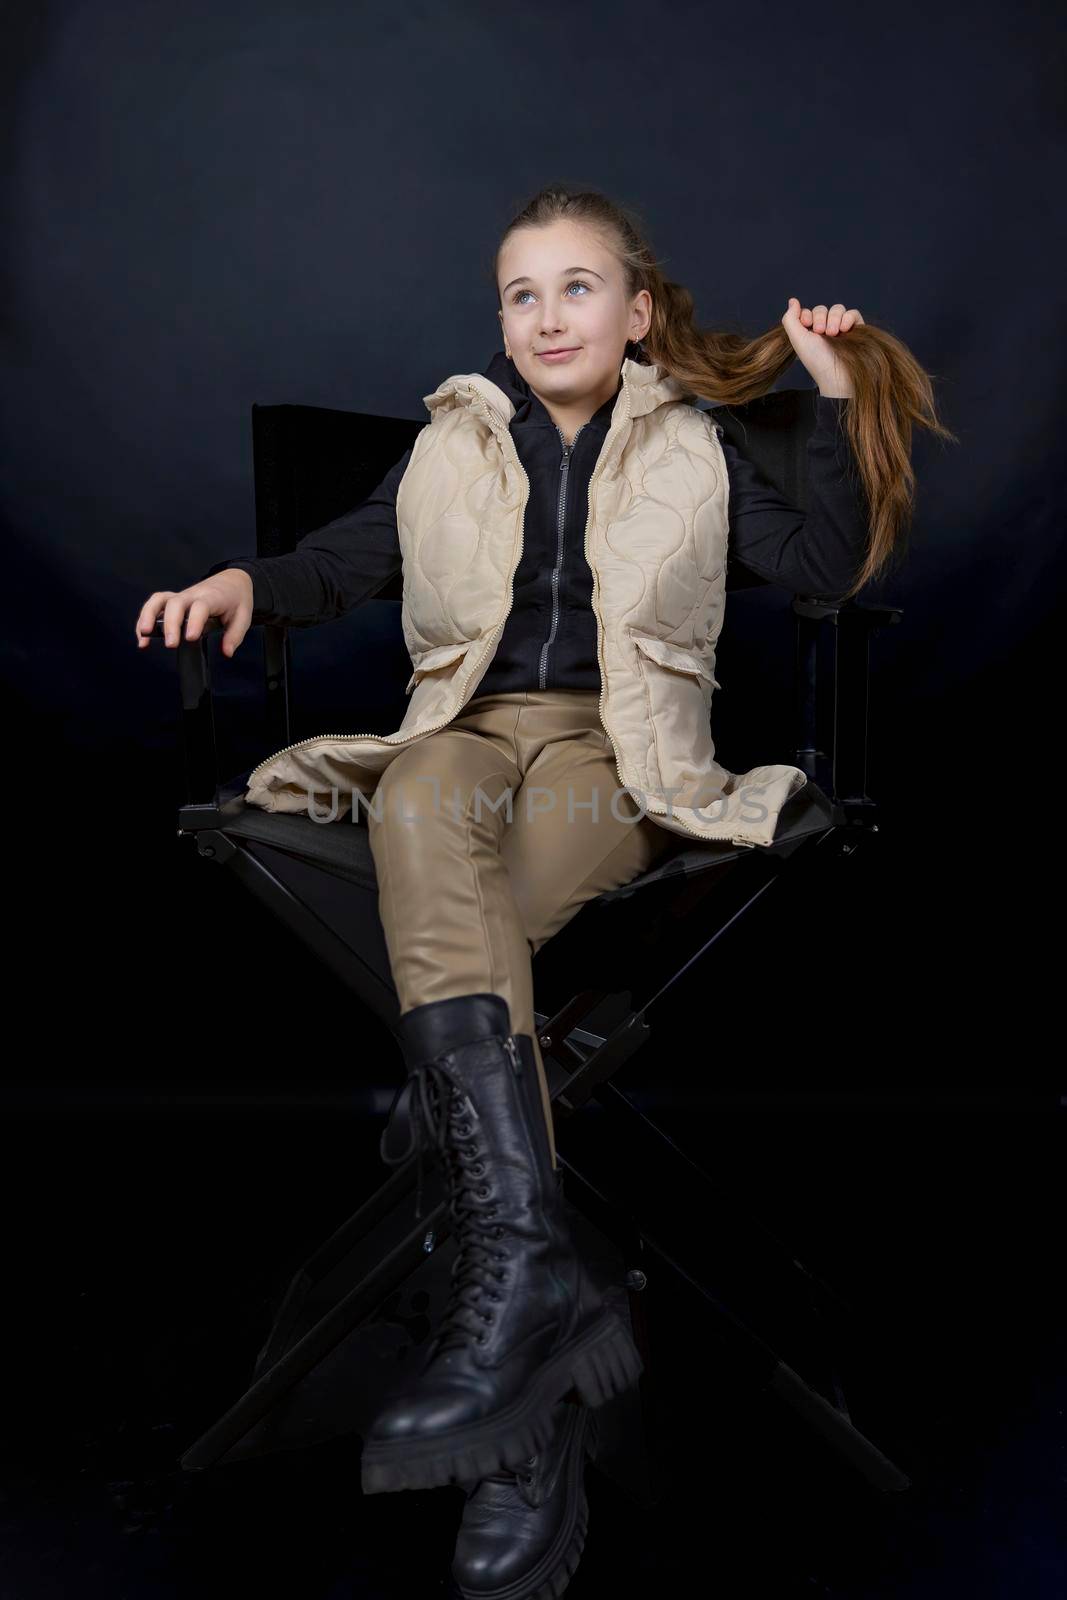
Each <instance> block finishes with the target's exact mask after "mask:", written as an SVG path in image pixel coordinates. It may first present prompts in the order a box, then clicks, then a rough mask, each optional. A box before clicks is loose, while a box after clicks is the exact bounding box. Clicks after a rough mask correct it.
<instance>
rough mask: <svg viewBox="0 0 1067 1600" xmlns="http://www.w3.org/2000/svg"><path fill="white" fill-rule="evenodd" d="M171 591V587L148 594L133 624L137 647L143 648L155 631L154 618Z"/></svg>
mask: <svg viewBox="0 0 1067 1600" xmlns="http://www.w3.org/2000/svg"><path fill="white" fill-rule="evenodd" d="M172 593H173V590H171V589H168V590H166V591H165V592H160V591H158V590H157V592H156V593H155V594H150V595H149V597H148V599H147V600H146V601H145V603H144V605H143V606H142V607H141V611H140V615H139V616H138V618H137V621H136V622H135V623H134V626H133V631H134V635H135V637H136V639H137V648H138V649H139V650H143V649H144V647H145V645H146V644H148V643H149V642H150V640H151V638H152V634H153V632H154V631H155V626H156V618H157V617H158V615H159V613H160V611H161V610H162V609H163V605H164V602H165V601H166V600H167V599H169V597H170V595H171V594H172Z"/></svg>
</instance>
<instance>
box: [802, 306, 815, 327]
mask: <svg viewBox="0 0 1067 1600" xmlns="http://www.w3.org/2000/svg"><path fill="white" fill-rule="evenodd" d="M800 320H801V322H802V323H803V324H804V326H805V327H806V328H810V327H811V321H812V314H811V312H810V311H809V310H808V308H807V306H805V307H804V309H803V311H802V312H801V313H800Z"/></svg>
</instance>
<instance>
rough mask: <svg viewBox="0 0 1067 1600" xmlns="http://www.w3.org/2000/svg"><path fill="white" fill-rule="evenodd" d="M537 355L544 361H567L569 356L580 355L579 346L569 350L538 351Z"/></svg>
mask: <svg viewBox="0 0 1067 1600" xmlns="http://www.w3.org/2000/svg"><path fill="white" fill-rule="evenodd" d="M537 354H538V356H539V358H540V359H541V360H542V361H566V359H567V357H568V356H576V355H577V354H578V346H577V345H575V346H574V347H573V348H572V349H569V350H562V349H560V350H538V352H537Z"/></svg>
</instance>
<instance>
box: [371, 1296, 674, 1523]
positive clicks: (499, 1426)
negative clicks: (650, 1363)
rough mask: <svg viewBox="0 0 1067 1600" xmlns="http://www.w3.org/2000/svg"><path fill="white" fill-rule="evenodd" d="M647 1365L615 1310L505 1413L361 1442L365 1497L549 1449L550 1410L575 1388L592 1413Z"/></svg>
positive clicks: (473, 1474) (494, 1468)
mask: <svg viewBox="0 0 1067 1600" xmlns="http://www.w3.org/2000/svg"><path fill="white" fill-rule="evenodd" d="M643 1371H644V1362H643V1361H642V1360H641V1356H640V1354H639V1352H638V1349H637V1346H636V1345H635V1344H634V1342H633V1339H632V1338H631V1337H630V1335H629V1333H628V1332H627V1331H626V1329H625V1327H624V1326H623V1324H622V1322H621V1321H620V1320H619V1317H618V1316H617V1315H616V1313H615V1312H614V1311H611V1310H606V1311H605V1312H604V1314H603V1316H601V1317H600V1318H599V1319H598V1320H597V1321H596V1322H595V1323H594V1324H593V1326H592V1327H591V1328H588V1329H587V1330H586V1331H585V1333H584V1334H583V1335H581V1336H580V1337H579V1338H578V1339H575V1340H574V1341H573V1342H572V1343H571V1344H569V1345H565V1346H564V1347H563V1348H562V1349H561V1350H558V1351H557V1352H556V1354H555V1355H554V1356H553V1357H551V1358H550V1360H548V1361H546V1362H545V1364H544V1365H543V1366H542V1367H541V1368H540V1370H539V1371H538V1373H537V1375H536V1377H535V1378H534V1379H533V1380H532V1381H531V1383H530V1385H529V1387H528V1388H527V1389H526V1390H525V1392H524V1393H523V1395H522V1397H521V1399H519V1400H516V1401H513V1402H512V1404H511V1405H510V1406H507V1407H506V1408H505V1409H504V1410H503V1411H498V1412H496V1413H495V1415H493V1416H491V1417H483V1418H481V1420H480V1421H478V1422H477V1423H474V1424H473V1425H470V1426H468V1427H465V1428H453V1429H452V1430H451V1431H450V1432H449V1433H442V1434H438V1435H435V1436H434V1437H433V1438H432V1439H418V1438H415V1439H396V1440H374V1439H372V1440H368V1441H367V1442H366V1443H365V1444H364V1447H363V1456H362V1462H361V1478H362V1485H363V1493H364V1494H386V1493H390V1492H392V1491H394V1490H398V1489H437V1488H441V1487H442V1486H443V1485H445V1484H448V1483H457V1482H460V1481H466V1482H471V1481H472V1480H478V1479H480V1478H485V1477H488V1475H489V1473H491V1472H499V1471H500V1470H501V1468H503V1467H505V1466H508V1465H509V1464H510V1463H512V1462H515V1461H523V1460H525V1458H526V1457H527V1456H531V1455H533V1454H534V1453H535V1452H536V1451H539V1450H543V1449H544V1448H545V1447H546V1445H547V1444H548V1443H549V1441H550V1439H551V1436H552V1419H551V1410H552V1407H553V1406H554V1405H555V1403H556V1401H557V1400H561V1399H562V1398H563V1396H564V1395H565V1394H566V1393H567V1391H568V1390H569V1389H571V1388H574V1389H577V1391H578V1393H579V1395H580V1396H581V1399H582V1400H583V1402H584V1403H585V1404H586V1405H587V1406H590V1407H592V1408H593V1409H594V1410H595V1409H596V1408H597V1407H598V1406H602V1405H604V1404H605V1402H606V1401H608V1400H610V1399H612V1398H613V1397H614V1396H615V1395H617V1394H621V1393H622V1392H623V1390H625V1389H628V1388H629V1387H630V1386H631V1384H633V1383H635V1382H636V1381H637V1379H638V1378H639V1377H640V1376H641V1373H642V1372H643Z"/></svg>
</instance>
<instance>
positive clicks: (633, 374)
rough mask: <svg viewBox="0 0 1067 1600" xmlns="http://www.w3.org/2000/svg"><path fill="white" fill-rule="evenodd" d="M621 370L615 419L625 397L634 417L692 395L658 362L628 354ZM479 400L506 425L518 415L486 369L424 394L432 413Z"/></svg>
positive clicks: (457, 376)
mask: <svg viewBox="0 0 1067 1600" xmlns="http://www.w3.org/2000/svg"><path fill="white" fill-rule="evenodd" d="M492 367H493V363H490V370H492ZM619 371H620V375H621V377H622V384H621V387H620V389H619V392H618V394H617V395H616V397H615V405H614V408H613V410H612V421H614V420H615V413H616V412H617V410H618V408H619V405H620V403H622V402H623V400H624V399H625V400H626V401H627V403H628V411H629V415H630V416H631V417H643V416H647V415H648V413H649V412H651V411H655V410H656V409H657V407H659V406H663V405H670V404H672V403H673V402H675V401H679V400H685V399H688V398H689V394H688V391H687V390H686V389H684V388H683V387H682V385H681V384H680V383H679V382H678V380H677V379H676V378H672V377H671V376H670V374H669V373H668V372H665V371H664V369H663V368H662V367H660V366H657V365H656V363H655V362H652V363H649V364H647V365H646V364H645V363H643V362H639V361H631V360H630V358H629V356H626V357H625V358H624V360H623V363H622V366H621V368H620V369H619ZM479 402H480V403H482V404H484V405H486V406H487V407H488V408H489V410H490V411H492V412H494V413H495V414H496V416H497V418H498V419H499V421H500V422H501V423H502V424H503V425H504V427H507V426H508V425H509V424H510V422H511V419H512V417H513V416H514V415H515V411H516V405H515V401H514V400H513V399H512V398H511V395H510V394H508V393H507V392H506V391H505V390H504V389H503V388H501V386H500V384H498V383H494V381H493V380H492V379H491V378H489V377H487V376H486V375H485V373H483V372H459V373H455V374H454V375H453V376H452V377H451V378H446V379H445V380H444V382H443V383H441V384H439V385H438V386H437V388H436V389H435V390H434V391H433V393H432V394H428V395H424V396H423V404H424V405H425V407H426V409H427V411H429V413H430V415H431V417H432V416H433V414H434V412H435V411H438V410H441V409H455V408H456V407H459V406H466V407H468V408H470V407H471V406H475V407H477V405H478V403H479Z"/></svg>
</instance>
